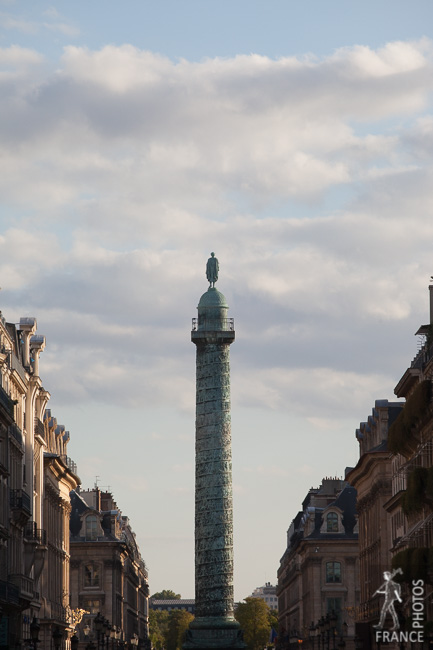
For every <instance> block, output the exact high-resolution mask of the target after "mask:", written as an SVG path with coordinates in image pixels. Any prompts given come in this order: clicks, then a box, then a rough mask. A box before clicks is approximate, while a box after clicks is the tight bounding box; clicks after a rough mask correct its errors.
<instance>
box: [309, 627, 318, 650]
mask: <svg viewBox="0 0 433 650" xmlns="http://www.w3.org/2000/svg"><path fill="white" fill-rule="evenodd" d="M315 631H316V626H315V625H314V623H313V621H311V625H310V627H309V628H308V639H309V640H310V641H311V644H312V649H313V650H314V633H315Z"/></svg>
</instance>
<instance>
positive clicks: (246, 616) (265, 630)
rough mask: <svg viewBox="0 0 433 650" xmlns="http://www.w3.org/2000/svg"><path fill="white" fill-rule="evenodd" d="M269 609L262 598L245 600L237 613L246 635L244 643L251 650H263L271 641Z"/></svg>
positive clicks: (237, 609) (238, 607)
mask: <svg viewBox="0 0 433 650" xmlns="http://www.w3.org/2000/svg"><path fill="white" fill-rule="evenodd" d="M269 611H270V610H269V607H268V606H267V604H266V603H265V601H264V600H263V599H262V598H251V597H249V598H245V602H244V603H239V605H238V606H237V608H236V611H235V618H236V620H237V621H239V623H240V625H241V628H242V630H243V633H244V641H245V643H246V644H247V646H248V648H249V649H250V650H262V648H264V647H265V646H266V644H267V643H268V640H269V635H270V632H271V623H270V618H269Z"/></svg>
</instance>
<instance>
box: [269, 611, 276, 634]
mask: <svg viewBox="0 0 433 650" xmlns="http://www.w3.org/2000/svg"><path fill="white" fill-rule="evenodd" d="M268 620H269V625H270V626H271V628H272V627H273V628H274V630H275V632H278V610H276V609H271V608H269V612H268Z"/></svg>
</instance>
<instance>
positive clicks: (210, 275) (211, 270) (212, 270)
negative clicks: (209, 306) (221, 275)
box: [206, 253, 220, 288]
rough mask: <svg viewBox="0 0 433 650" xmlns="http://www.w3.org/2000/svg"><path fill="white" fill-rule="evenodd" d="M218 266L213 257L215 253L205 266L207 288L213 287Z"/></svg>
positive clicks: (216, 277) (216, 278)
mask: <svg viewBox="0 0 433 650" xmlns="http://www.w3.org/2000/svg"><path fill="white" fill-rule="evenodd" d="M219 268H220V265H219V264H218V260H217V258H216V257H215V253H211V257H210V258H209V259H208V261H207V264H206V277H207V279H208V280H209V288H211V287H215V282H216V281H217V280H218V271H219Z"/></svg>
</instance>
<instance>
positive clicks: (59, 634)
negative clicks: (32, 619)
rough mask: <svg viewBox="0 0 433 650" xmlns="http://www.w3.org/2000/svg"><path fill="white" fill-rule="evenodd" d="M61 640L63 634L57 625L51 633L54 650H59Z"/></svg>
mask: <svg viewBox="0 0 433 650" xmlns="http://www.w3.org/2000/svg"><path fill="white" fill-rule="evenodd" d="M62 639H63V632H61V631H60V629H59V626H58V625H57V626H56V627H55V628H54V632H53V643H54V648H55V650H59V648H60V645H61V643H62Z"/></svg>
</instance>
